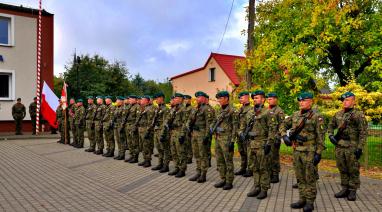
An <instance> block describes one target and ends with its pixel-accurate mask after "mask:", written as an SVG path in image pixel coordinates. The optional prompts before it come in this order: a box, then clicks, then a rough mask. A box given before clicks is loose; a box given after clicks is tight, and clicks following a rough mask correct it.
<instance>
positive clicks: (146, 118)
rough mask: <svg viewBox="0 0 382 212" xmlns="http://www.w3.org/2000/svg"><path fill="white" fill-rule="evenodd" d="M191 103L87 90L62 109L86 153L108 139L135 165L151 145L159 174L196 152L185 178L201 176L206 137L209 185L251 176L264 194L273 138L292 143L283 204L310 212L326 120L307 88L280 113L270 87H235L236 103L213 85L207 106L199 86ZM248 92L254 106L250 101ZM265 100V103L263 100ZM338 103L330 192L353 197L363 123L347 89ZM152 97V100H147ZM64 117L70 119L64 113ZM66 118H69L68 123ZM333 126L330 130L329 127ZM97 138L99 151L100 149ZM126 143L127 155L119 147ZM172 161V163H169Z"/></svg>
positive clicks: (273, 175) (177, 171)
mask: <svg viewBox="0 0 382 212" xmlns="http://www.w3.org/2000/svg"><path fill="white" fill-rule="evenodd" d="M195 97H196V101H197V106H196V107H193V106H191V96H189V95H183V94H180V93H176V94H175V95H174V96H173V97H172V98H171V102H170V105H171V108H167V106H166V105H165V104H164V94H163V93H158V94H156V95H154V96H153V97H150V96H142V97H138V96H135V95H130V96H129V97H128V98H126V99H125V98H123V97H117V100H116V103H115V105H113V104H112V100H111V97H110V96H106V97H105V104H103V97H101V96H97V97H96V101H97V102H96V104H95V103H94V102H93V101H94V100H93V97H91V96H90V97H88V108H87V109H86V110H85V108H84V107H83V105H82V100H81V99H79V100H78V101H77V105H76V106H74V104H72V105H73V106H69V107H71V108H70V109H69V110H68V111H69V112H67V115H68V116H69V117H72V120H69V121H68V123H66V124H67V125H71V128H72V130H73V135H74V138H73V143H72V144H71V145H73V146H74V147H77V148H82V147H83V145H84V136H83V134H84V130H85V128H86V131H87V134H88V138H89V141H90V147H89V148H88V149H86V150H85V151H86V152H94V153H95V154H98V155H100V154H102V155H103V156H105V157H113V156H114V151H115V143H117V148H118V155H117V156H116V157H114V159H116V160H125V161H126V162H129V163H138V162H139V161H138V158H139V154H140V153H142V155H143V159H144V160H143V161H141V162H140V163H138V165H140V166H143V167H150V166H151V160H152V155H153V152H154V145H155V147H156V149H157V151H158V164H157V165H156V166H154V167H153V168H152V170H158V171H159V172H160V173H165V172H169V173H168V174H169V175H175V177H177V178H181V177H184V176H185V172H186V169H187V164H189V163H192V158H193V157H194V158H195V159H196V173H195V175H193V176H192V177H191V178H190V179H189V180H190V181H196V182H198V183H204V182H206V180H207V178H206V176H207V171H208V168H209V167H210V166H211V140H212V137H214V138H215V156H216V162H217V170H218V172H219V174H220V178H221V181H220V182H218V183H216V184H215V185H214V186H215V187H216V188H223V190H230V189H232V187H233V180H234V175H242V176H244V177H250V176H252V177H253V179H254V186H253V189H252V190H251V191H250V192H249V193H248V194H247V196H249V197H257V198H258V199H264V198H266V197H267V195H268V194H267V191H268V189H269V188H270V184H271V183H277V182H279V172H280V156H279V151H280V145H281V142H282V141H284V143H285V145H287V146H292V147H293V149H294V153H293V158H294V162H293V165H294V170H295V174H296V178H297V185H296V187H298V189H299V194H300V195H299V200H298V201H297V202H295V203H292V204H291V207H292V208H303V210H304V211H312V210H313V209H314V207H313V203H314V201H315V198H316V194H317V188H316V183H317V180H318V171H317V165H318V163H319V162H320V160H321V154H322V152H323V151H324V149H325V145H324V139H325V133H326V130H327V127H326V126H325V123H324V118H323V117H322V115H320V114H319V113H318V112H317V111H315V110H312V104H313V95H312V94H311V93H308V92H303V93H301V94H300V95H299V97H298V102H299V107H300V110H299V111H297V112H295V113H293V114H292V115H291V116H289V117H285V114H284V112H283V110H282V109H281V108H280V107H279V106H278V105H277V103H278V97H277V94H276V93H269V94H267V95H265V93H264V91H262V90H257V91H255V92H253V93H249V92H245V91H244V92H241V93H240V94H239V99H240V103H241V104H242V106H241V108H240V109H239V110H236V109H235V108H234V107H233V106H232V104H230V95H229V93H228V92H227V91H220V92H218V93H217V94H216V99H217V101H218V103H219V105H220V108H219V109H218V110H217V111H215V110H214V108H213V107H212V106H210V105H209V96H208V95H207V94H206V93H204V92H201V91H199V92H196V93H195ZM250 97H251V98H252V99H253V102H254V106H251V105H250V99H249V98H250ZM266 100H267V101H268V105H269V106H268V107H265V106H264V103H265V101H266ZM342 100H343V102H344V108H343V110H341V111H340V112H338V113H337V114H336V115H335V116H334V117H333V119H332V121H331V122H330V123H329V129H328V132H329V139H330V141H331V142H332V143H333V144H335V145H336V158H337V166H338V168H339V170H340V174H341V186H342V188H343V189H342V190H341V191H340V192H338V193H336V194H335V197H337V198H347V199H348V200H350V201H354V200H355V199H356V190H357V189H358V188H359V186H360V182H359V162H358V160H359V158H360V156H361V155H362V149H363V145H364V144H365V141H366V136H367V122H366V119H365V116H364V115H363V113H362V112H361V111H360V110H357V109H355V108H354V106H355V96H354V94H353V93H350V92H347V93H345V94H343V95H342ZM153 101H155V102H156V105H154V104H153ZM63 111H64V110H62V108H61V107H59V108H58V112H57V114H58V116H59V117H58V120H59V126H60V127H59V128H60V129H61V130H60V132H61V135H62V137H61V140H60V141H59V142H61V143H64V142H65V140H64V139H65V137H68V136H69V134H68V130H62V129H63V128H64V127H63V126H64V124H65V123H63V120H64V119H62V115H60V114H62V112H63ZM69 119H70V118H69ZM70 123H73V124H70ZM335 129H338V132H337V133H336V134H334V132H335V131H334V130H335ZM104 140H105V142H106V152H105V153H104ZM235 142H236V143H237V144H238V149H239V152H240V157H241V166H240V169H239V170H238V171H236V172H234V165H233V155H234V144H235ZM126 150H129V156H130V157H129V158H127V159H125V154H126V153H125V152H126ZM170 161H173V163H174V169H173V170H169V163H170Z"/></svg>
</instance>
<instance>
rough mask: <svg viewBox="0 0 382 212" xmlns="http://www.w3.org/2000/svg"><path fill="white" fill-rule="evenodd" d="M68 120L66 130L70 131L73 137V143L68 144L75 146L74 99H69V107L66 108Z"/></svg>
mask: <svg viewBox="0 0 382 212" xmlns="http://www.w3.org/2000/svg"><path fill="white" fill-rule="evenodd" d="M67 110H68V114H69V116H68V120H69V127H68V130H70V131H72V136H73V142H72V143H70V145H71V146H75V144H77V143H78V141H77V140H76V139H77V131H76V126H75V124H74V113H75V111H76V101H75V100H74V98H71V99H70V100H69V106H68V109H67Z"/></svg>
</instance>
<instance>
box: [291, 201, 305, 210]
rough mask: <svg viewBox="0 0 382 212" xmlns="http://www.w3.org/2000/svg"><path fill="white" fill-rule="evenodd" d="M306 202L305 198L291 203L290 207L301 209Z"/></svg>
mask: <svg viewBox="0 0 382 212" xmlns="http://www.w3.org/2000/svg"><path fill="white" fill-rule="evenodd" d="M305 204H306V201H305V200H299V201H297V202H294V203H292V204H290V207H291V208H293V209H300V208H303V207H304V206H305Z"/></svg>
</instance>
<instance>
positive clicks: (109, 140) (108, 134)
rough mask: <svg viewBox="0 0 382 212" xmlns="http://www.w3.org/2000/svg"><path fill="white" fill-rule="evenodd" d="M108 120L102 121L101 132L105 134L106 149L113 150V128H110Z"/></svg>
mask: <svg viewBox="0 0 382 212" xmlns="http://www.w3.org/2000/svg"><path fill="white" fill-rule="evenodd" d="M109 126H110V122H104V123H103V132H104V134H105V142H106V151H108V152H109V151H110V152H114V150H115V140H114V129H112V128H110V127H109Z"/></svg>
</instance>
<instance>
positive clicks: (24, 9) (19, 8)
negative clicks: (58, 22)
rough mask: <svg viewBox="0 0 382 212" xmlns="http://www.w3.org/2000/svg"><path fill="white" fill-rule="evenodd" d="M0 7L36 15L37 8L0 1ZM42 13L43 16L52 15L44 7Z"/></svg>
mask: <svg viewBox="0 0 382 212" xmlns="http://www.w3.org/2000/svg"><path fill="white" fill-rule="evenodd" d="M0 9H4V10H11V11H15V12H21V13H26V14H29V15H38V9H34V8H31V7H24V6H22V5H20V6H17V5H12V4H4V3H0ZM42 15H44V16H53V14H52V13H49V12H47V11H45V10H44V9H43V10H42Z"/></svg>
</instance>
